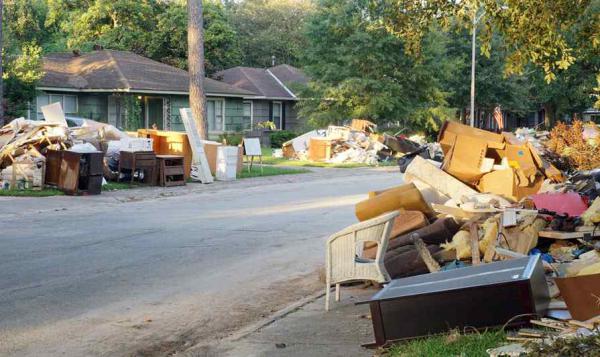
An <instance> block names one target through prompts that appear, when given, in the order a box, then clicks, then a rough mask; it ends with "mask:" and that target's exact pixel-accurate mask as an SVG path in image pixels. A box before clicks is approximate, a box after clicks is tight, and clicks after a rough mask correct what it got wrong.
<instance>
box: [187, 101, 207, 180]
mask: <svg viewBox="0 0 600 357" xmlns="http://www.w3.org/2000/svg"><path fill="white" fill-rule="evenodd" d="M179 113H180V114H181V121H183V126H184V127H185V132H186V133H187V136H188V140H189V142H190V146H191V147H192V174H191V177H192V179H194V180H197V181H200V182H202V183H212V182H213V181H214V179H213V176H212V174H211V172H210V166H208V160H207V159H206V154H205V153H204V145H203V144H202V139H200V134H199V133H198V128H197V127H196V122H194V117H193V115H192V110H191V109H190V108H181V109H179Z"/></svg>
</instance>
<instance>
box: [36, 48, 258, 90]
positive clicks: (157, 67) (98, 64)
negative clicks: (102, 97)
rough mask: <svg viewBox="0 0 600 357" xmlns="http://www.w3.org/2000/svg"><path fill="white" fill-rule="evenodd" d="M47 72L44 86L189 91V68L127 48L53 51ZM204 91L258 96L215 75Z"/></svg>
mask: <svg viewBox="0 0 600 357" xmlns="http://www.w3.org/2000/svg"><path fill="white" fill-rule="evenodd" d="M44 72H45V73H46V74H45V76H44V77H43V78H42V80H41V82H40V84H39V86H40V87H54V88H69V89H77V90H83V89H85V90H115V91H119V90H126V91H131V92H144V91H151V92H181V93H188V90H189V88H188V86H189V78H188V73H187V72H186V71H184V70H182V69H179V68H175V67H172V66H169V65H167V64H164V63H160V62H157V61H154V60H151V59H149V58H146V57H143V56H140V55H137V54H135V53H132V52H125V51H114V50H101V51H94V52H90V53H85V54H82V55H80V56H75V55H73V54H70V53H52V54H49V55H47V56H45V57H44ZM204 90H205V92H206V93H207V94H213V95H219V94H222V95H234V96H240V97H243V96H255V95H256V94H255V93H253V92H250V91H247V90H244V89H240V88H236V87H234V86H232V85H229V84H227V83H223V82H219V81H216V80H214V79H211V78H206V79H205V81H204Z"/></svg>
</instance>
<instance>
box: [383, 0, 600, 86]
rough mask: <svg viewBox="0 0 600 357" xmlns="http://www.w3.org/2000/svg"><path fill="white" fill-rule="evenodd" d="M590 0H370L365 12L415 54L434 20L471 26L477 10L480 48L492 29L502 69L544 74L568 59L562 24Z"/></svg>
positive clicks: (485, 46) (549, 75)
mask: <svg viewBox="0 0 600 357" xmlns="http://www.w3.org/2000/svg"><path fill="white" fill-rule="evenodd" d="M591 1H593V0H554V1H537V0H502V1H498V0H465V1H447V0H432V1H427V2H423V1H420V0H406V1H397V0H380V1H374V0H373V1H372V2H371V4H372V7H371V10H372V11H371V14H372V16H375V17H376V18H378V19H379V21H380V25H382V26H384V27H385V28H386V29H387V30H388V31H390V32H391V33H393V34H396V35H398V36H400V37H402V38H404V39H405V40H406V41H407V47H408V50H409V51H410V52H412V53H418V52H419V48H420V43H421V40H422V39H423V36H424V34H425V33H426V32H427V31H428V30H429V28H430V25H431V24H432V23H434V22H440V23H441V24H442V25H443V26H444V28H446V29H450V28H452V27H458V28H469V29H470V28H471V27H472V21H473V18H474V17H475V16H477V14H481V13H483V14H484V17H483V19H482V20H481V31H480V39H481V49H482V52H483V53H484V54H486V55H488V54H489V52H490V49H491V47H490V46H491V43H492V37H493V34H494V33H496V34H499V35H501V36H502V38H503V39H504V45H505V47H506V50H507V58H506V67H505V70H506V72H507V73H522V72H523V69H524V68H525V65H526V64H527V63H533V64H535V65H537V66H539V67H541V68H543V70H544V74H545V79H546V80H547V81H551V80H553V79H555V78H556V72H557V71H559V70H564V69H566V68H568V67H569V66H570V65H571V64H573V63H574V61H575V57H574V56H573V51H574V49H573V47H572V46H570V45H569V44H568V42H567V39H566V37H565V34H564V31H563V30H564V29H565V28H569V27H570V26H573V25H574V24H575V23H576V22H577V20H578V18H579V17H580V16H581V15H582V14H583V13H584V12H585V10H586V9H587V7H588V6H589V5H590V2H591Z"/></svg>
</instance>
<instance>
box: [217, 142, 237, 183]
mask: <svg viewBox="0 0 600 357" xmlns="http://www.w3.org/2000/svg"><path fill="white" fill-rule="evenodd" d="M239 152H240V151H239V148H238V147H237V146H219V147H218V148H217V160H216V163H217V170H216V171H217V173H216V177H217V180H219V181H230V180H235V179H236V176H237V162H238V154H239Z"/></svg>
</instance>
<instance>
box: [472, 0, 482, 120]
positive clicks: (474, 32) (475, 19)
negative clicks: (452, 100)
mask: <svg viewBox="0 0 600 357" xmlns="http://www.w3.org/2000/svg"><path fill="white" fill-rule="evenodd" d="M478 12H479V8H477V7H475V8H474V9H473V28H472V31H471V32H472V38H471V111H470V113H469V118H470V124H471V126H473V127H474V126H475V60H476V58H475V57H476V54H477V25H478V24H479V21H480V20H481V18H482V17H483V15H484V13H481V14H480V15H479V16H477V13H478Z"/></svg>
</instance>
